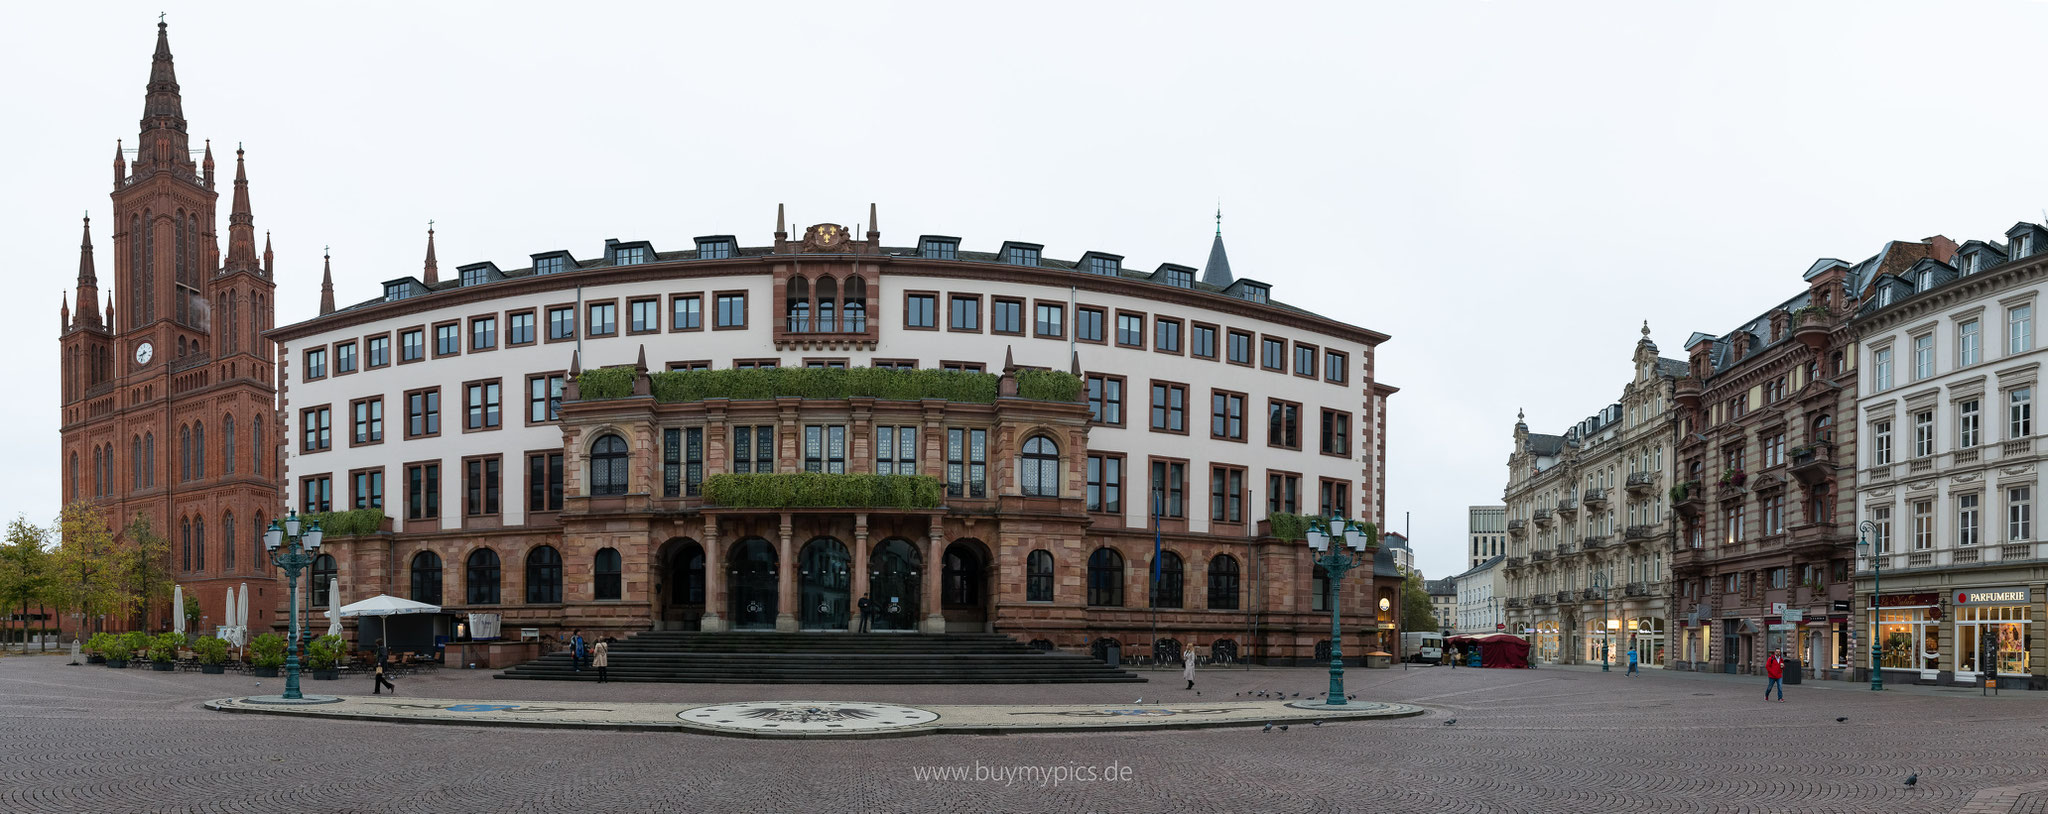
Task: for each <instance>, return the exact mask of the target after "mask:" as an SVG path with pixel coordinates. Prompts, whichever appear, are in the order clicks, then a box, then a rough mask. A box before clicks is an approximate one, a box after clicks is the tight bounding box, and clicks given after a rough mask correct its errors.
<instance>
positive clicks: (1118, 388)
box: [1088, 373, 1124, 427]
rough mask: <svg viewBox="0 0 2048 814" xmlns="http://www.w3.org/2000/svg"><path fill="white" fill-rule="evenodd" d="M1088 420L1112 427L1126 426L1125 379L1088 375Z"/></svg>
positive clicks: (1099, 374) (1103, 375) (1094, 374)
mask: <svg viewBox="0 0 2048 814" xmlns="http://www.w3.org/2000/svg"><path fill="white" fill-rule="evenodd" d="M1088 418H1089V420H1091V421H1094V422H1096V423H1098V424H1108V425H1110V426H1112V427H1121V426H1123V425H1124V377H1122V376H1110V375H1106V374H1102V373H1090V374H1088Z"/></svg>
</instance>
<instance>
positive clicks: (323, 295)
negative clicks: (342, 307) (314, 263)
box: [320, 247, 334, 317]
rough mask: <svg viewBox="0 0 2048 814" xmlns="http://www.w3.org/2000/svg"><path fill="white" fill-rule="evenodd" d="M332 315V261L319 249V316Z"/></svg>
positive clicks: (323, 249) (325, 252)
mask: <svg viewBox="0 0 2048 814" xmlns="http://www.w3.org/2000/svg"><path fill="white" fill-rule="evenodd" d="M332 313H334V261H333V260H332V259H331V258H330V257H329V256H328V254H327V249H326V248H324V247H323V248H321V249H320V315H321V316H323V317H324V316H327V315H328V314H332Z"/></svg>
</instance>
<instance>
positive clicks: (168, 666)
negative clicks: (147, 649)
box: [149, 661, 178, 673]
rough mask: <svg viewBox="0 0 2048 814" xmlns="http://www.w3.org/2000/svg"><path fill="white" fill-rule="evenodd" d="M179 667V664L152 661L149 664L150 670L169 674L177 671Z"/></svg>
mask: <svg viewBox="0 0 2048 814" xmlns="http://www.w3.org/2000/svg"><path fill="white" fill-rule="evenodd" d="M177 666H178V665H177V664H175V663H172V662H168V661H152V662H150V663H149V669H151V670H155V671H157V672H159V673H168V672H170V671H172V670H174V669H176V668H177Z"/></svg>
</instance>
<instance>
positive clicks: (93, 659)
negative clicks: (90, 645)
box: [85, 653, 107, 664]
mask: <svg viewBox="0 0 2048 814" xmlns="http://www.w3.org/2000/svg"><path fill="white" fill-rule="evenodd" d="M85 663H87V664H105V663H107V657H106V656H102V655H100V654H98V653H93V654H91V655H88V656H86V657H85Z"/></svg>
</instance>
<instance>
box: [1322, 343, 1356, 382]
mask: <svg viewBox="0 0 2048 814" xmlns="http://www.w3.org/2000/svg"><path fill="white" fill-rule="evenodd" d="M1350 369H1351V357H1350V356H1348V355H1346V354H1344V353H1343V352H1342V351H1334V350H1326V351H1323V381H1326V382H1330V383H1332V384H1343V383H1344V382H1345V381H1346V380H1347V379H1348V378H1349V377H1350Z"/></svg>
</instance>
